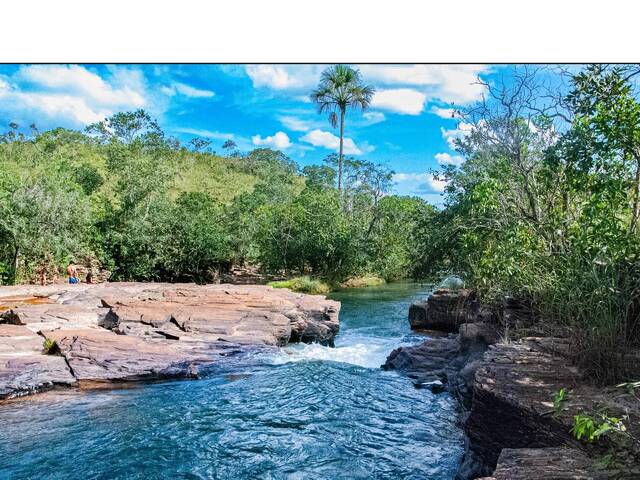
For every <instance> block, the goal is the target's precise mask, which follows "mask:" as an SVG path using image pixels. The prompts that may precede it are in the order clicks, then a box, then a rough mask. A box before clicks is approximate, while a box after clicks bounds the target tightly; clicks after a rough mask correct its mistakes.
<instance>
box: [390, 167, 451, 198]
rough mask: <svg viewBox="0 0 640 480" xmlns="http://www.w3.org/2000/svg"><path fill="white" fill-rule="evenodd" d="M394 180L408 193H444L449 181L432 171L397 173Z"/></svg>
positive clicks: (401, 189)
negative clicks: (435, 175)
mask: <svg viewBox="0 0 640 480" xmlns="http://www.w3.org/2000/svg"><path fill="white" fill-rule="evenodd" d="M392 180H393V181H394V182H395V183H396V184H399V185H398V190H399V191H400V192H402V193H403V194H407V195H421V196H424V195H427V194H434V193H437V194H442V193H443V192H444V189H445V188H446V186H447V182H445V181H444V180H438V179H436V178H435V177H434V176H433V175H432V174H430V173H396V174H394V175H393V178H392Z"/></svg>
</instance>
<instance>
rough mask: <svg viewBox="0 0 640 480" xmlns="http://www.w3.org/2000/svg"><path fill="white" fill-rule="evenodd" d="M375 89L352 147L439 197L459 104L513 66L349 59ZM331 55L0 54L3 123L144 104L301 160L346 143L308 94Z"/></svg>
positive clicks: (354, 120)
mask: <svg viewBox="0 0 640 480" xmlns="http://www.w3.org/2000/svg"><path fill="white" fill-rule="evenodd" d="M352 66H353V67H354V68H358V69H359V70H360V72H361V74H362V78H363V81H364V82H365V83H366V84H368V85H371V86H373V87H374V88H375V90H376V93H375V95H374V97H373V100H372V102H371V106H370V108H368V109H367V110H365V111H364V112H361V111H349V112H348V113H347V118H346V122H345V153H346V154H347V155H350V156H353V157H355V158H360V159H366V160H369V161H374V162H376V163H381V164H384V165H386V166H388V167H389V168H391V169H393V170H394V171H395V172H396V173H395V175H394V181H395V186H394V192H395V193H398V194H402V195H418V196H421V197H423V198H425V199H426V200H428V201H431V202H432V203H436V204H439V203H441V201H442V197H441V194H442V191H443V190H444V183H443V182H440V181H438V180H436V179H435V178H434V177H433V175H432V173H431V172H432V171H433V170H435V169H437V168H438V167H439V166H441V165H445V164H454V165H457V164H460V163H461V162H462V161H463V159H462V158H461V157H460V156H459V155H458V154H457V153H456V152H455V151H454V150H453V149H452V140H453V139H455V138H457V137H460V136H461V135H464V133H465V128H466V127H467V126H466V125H465V124H464V123H462V124H460V123H459V122H458V120H456V119H454V118H452V115H451V114H452V110H451V109H452V107H454V106H465V105H469V104H471V103H473V102H475V101H477V100H479V99H480V98H481V97H482V95H483V93H484V89H483V87H482V86H481V85H480V84H478V83H477V79H478V77H480V78H482V79H483V80H485V81H489V82H491V81H492V80H495V79H497V78H500V77H501V76H504V75H507V69H506V67H503V66H490V65H378V64H376V65H352ZM326 67H327V65H304V64H298V65H268V64H263V65H173V64H172V65H0V131H1V130H2V129H4V128H6V127H5V126H6V125H8V124H9V123H10V122H15V123H17V124H18V125H20V126H21V127H22V128H25V129H26V128H28V126H29V125H31V124H32V123H35V124H36V125H37V127H38V128H39V129H40V130H41V131H42V130H46V129H50V128H54V127H66V128H72V129H83V128H84V127H86V126H87V125H88V124H91V123H93V122H96V121H100V120H102V119H104V118H105V117H108V116H110V115H112V114H114V113H116V112H120V111H130V110H135V109H139V108H142V109H145V110H146V111H148V112H149V113H150V114H152V115H153V116H154V117H155V118H157V119H158V121H159V123H160V125H161V127H162V128H163V130H164V131H165V132H166V133H167V134H169V135H173V136H176V137H178V138H180V139H181V140H183V141H185V142H187V141H189V140H190V139H192V138H193V137H196V136H197V137H205V138H208V139H209V140H211V141H212V142H213V143H212V148H213V149H214V150H217V151H218V152H221V151H222V150H221V146H222V144H223V143H224V142H225V141H226V140H228V139H231V140H233V141H234V142H235V143H236V144H237V145H238V147H239V149H240V150H241V151H249V150H251V149H253V148H258V147H269V148H274V149H278V150H281V151H283V152H284V153H285V154H287V155H288V156H289V157H290V158H292V159H293V160H295V161H296V162H298V164H299V165H300V166H305V165H309V164H318V163H321V162H322V160H323V159H324V158H325V157H326V156H327V155H329V154H330V153H333V152H336V151H337V148H338V136H337V135H338V130H337V129H334V128H332V126H331V124H330V123H329V121H328V116H327V115H326V114H323V115H320V114H319V113H318V112H317V109H316V107H315V106H314V105H313V104H312V103H311V102H310V100H309V93H310V92H311V91H312V90H313V88H314V87H316V86H317V84H318V81H319V79H320V75H321V73H322V71H323V70H324V69H325V68H326Z"/></svg>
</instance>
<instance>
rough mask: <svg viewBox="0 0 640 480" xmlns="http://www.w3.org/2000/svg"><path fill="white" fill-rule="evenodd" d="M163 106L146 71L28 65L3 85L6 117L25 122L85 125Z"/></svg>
mask: <svg viewBox="0 0 640 480" xmlns="http://www.w3.org/2000/svg"><path fill="white" fill-rule="evenodd" d="M155 106H157V105H156V103H155V101H154V99H153V98H152V95H150V94H149V93H148V91H147V88H146V81H145V78H144V75H143V74H142V72H141V71H139V70H136V69H131V68H127V67H108V68H107V71H106V74H105V75H104V76H101V75H99V74H98V73H96V72H94V71H91V70H89V69H87V68H85V67H82V66H79V65H24V66H21V67H20V68H19V69H18V70H17V72H15V73H14V74H13V75H11V76H10V77H7V76H5V77H4V78H3V79H2V85H1V86H0V114H3V115H5V116H7V117H10V118H12V119H16V120H20V121H23V122H29V123H31V122H32V121H37V122H40V121H44V123H45V124H46V123H49V124H52V125H56V126H57V125H63V126H73V127H79V126H85V125H87V124H89V123H92V122H96V121H99V120H102V119H103V118H105V117H107V116H109V115H112V114H113V113H115V112H118V111H122V110H132V109H138V108H146V109H149V110H151V111H152V113H153V110H154V108H153V107H155Z"/></svg>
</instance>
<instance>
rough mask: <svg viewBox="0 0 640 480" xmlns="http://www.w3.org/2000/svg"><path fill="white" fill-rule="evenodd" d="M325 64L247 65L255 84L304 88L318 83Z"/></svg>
mask: <svg viewBox="0 0 640 480" xmlns="http://www.w3.org/2000/svg"><path fill="white" fill-rule="evenodd" d="M325 68H326V66H324V65H247V66H246V67H245V72H246V73H247V75H249V77H250V78H251V81H252V82H253V86H254V87H256V88H258V87H267V88H272V89H274V90H303V89H310V88H312V87H314V86H315V85H317V83H318V81H319V80H320V74H321V73H322V70H324V69H325Z"/></svg>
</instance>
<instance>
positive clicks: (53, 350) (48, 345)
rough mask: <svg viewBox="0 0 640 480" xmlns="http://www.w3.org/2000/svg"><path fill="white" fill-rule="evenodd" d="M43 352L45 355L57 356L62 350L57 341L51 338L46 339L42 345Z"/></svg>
mask: <svg viewBox="0 0 640 480" xmlns="http://www.w3.org/2000/svg"><path fill="white" fill-rule="evenodd" d="M42 351H43V352H44V354H45V355H55V354H57V353H59V352H60V348H59V347H58V344H57V343H56V342H55V340H51V339H50V338H45V339H44V342H43V343H42Z"/></svg>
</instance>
